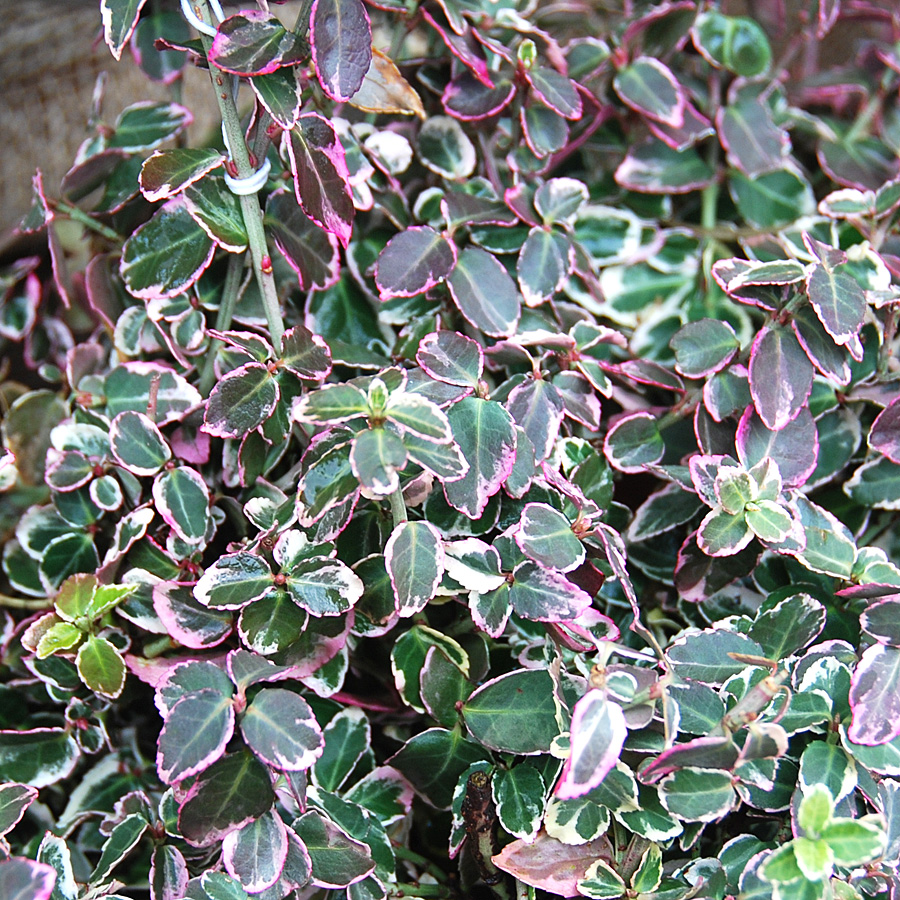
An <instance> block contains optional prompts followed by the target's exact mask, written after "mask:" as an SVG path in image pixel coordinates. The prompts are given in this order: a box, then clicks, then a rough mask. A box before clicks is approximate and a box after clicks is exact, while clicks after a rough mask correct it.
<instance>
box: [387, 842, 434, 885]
mask: <svg viewBox="0 0 900 900" xmlns="http://www.w3.org/2000/svg"><path fill="white" fill-rule="evenodd" d="M392 847H393V850H394V856H396V857H397V859H405V860H406V861H407V862H411V863H412V864H413V865H414V866H418V867H419V868H420V869H422V870H423V871H425V872H427V873H428V874H429V875H430V876H431V877H432V878H434V879H435V880H436V881H446V880H447V873H446V872H444V870H443V869H441V868H440V867H439V866H437V865H435V864H434V863H433V862H432V861H431V860H430V859H426V857H424V856H422V855H421V854H420V853H416V851H415V850H410V849H409V847H407V846H405V845H404V844H395V843H393V842H392Z"/></svg>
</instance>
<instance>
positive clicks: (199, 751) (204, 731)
mask: <svg viewBox="0 0 900 900" xmlns="http://www.w3.org/2000/svg"><path fill="white" fill-rule="evenodd" d="M233 733H234V708H233V707H232V705H231V698H230V697H225V696H223V695H222V694H220V693H218V692H217V691H214V690H209V689H204V690H201V691H196V692H193V693H190V694H187V695H185V696H184V697H182V698H181V699H180V700H179V701H178V702H177V703H176V704H175V705H174V706H173V707H172V708H171V709H170V710H169V714H168V715H167V716H166V724H165V725H164V726H163V730H162V732H161V733H160V736H159V746H158V751H157V757H156V760H157V766H158V768H159V775H160V778H162V779H163V781H164V782H165V783H166V784H172V783H173V782H176V781H180V780H182V779H184V778H187V777H188V776H189V775H196V774H197V773H198V772H202V771H203V770H204V769H208V768H209V767H210V766H211V765H212V764H213V763H214V762H215V761H216V760H217V759H219V758H220V757H221V756H222V754H223V753H224V752H225V745H226V744H227V743H228V741H229V740H230V739H231V736H232V734H233Z"/></svg>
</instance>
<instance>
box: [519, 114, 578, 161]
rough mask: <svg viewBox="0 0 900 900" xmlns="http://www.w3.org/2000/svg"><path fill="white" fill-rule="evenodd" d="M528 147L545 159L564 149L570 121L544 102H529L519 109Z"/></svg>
mask: <svg viewBox="0 0 900 900" xmlns="http://www.w3.org/2000/svg"><path fill="white" fill-rule="evenodd" d="M519 121H520V122H521V123H522V130H523V131H524V133H525V143H526V144H527V145H528V149H529V150H531V152H532V153H533V154H534V155H535V156H536V157H537V158H538V159H544V158H546V157H548V156H550V155H551V154H552V153H556V152H557V151H558V150H562V149H563V147H565V146H566V143H567V142H568V140H569V123H568V122H567V121H566V119H565V117H564V116H561V115H560V114H559V113H558V112H556V111H555V110H552V109H550V108H549V107H546V106H544V104H543V103H529V104H528V105H526V106H523V107H522V108H521V110H520V111H519Z"/></svg>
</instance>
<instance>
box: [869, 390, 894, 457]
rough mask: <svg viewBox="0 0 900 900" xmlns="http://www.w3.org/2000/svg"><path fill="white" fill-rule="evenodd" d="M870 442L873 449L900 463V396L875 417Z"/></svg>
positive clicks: (870, 432)
mask: <svg viewBox="0 0 900 900" xmlns="http://www.w3.org/2000/svg"><path fill="white" fill-rule="evenodd" d="M868 443H869V446H870V447H871V448H872V449H873V450H877V451H878V452H879V453H883V454H884V455H885V456H886V457H887V458H888V459H889V460H890V461H891V462H895V463H897V464H898V465H900V398H898V399H895V400H892V401H891V402H890V404H889V405H888V406H886V407H885V408H884V409H883V410H882V411H881V412H880V413H878V415H877V416H876V417H875V421H874V422H873V423H872V428H871V430H870V431H869V438H868Z"/></svg>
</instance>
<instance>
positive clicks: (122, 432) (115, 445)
mask: <svg viewBox="0 0 900 900" xmlns="http://www.w3.org/2000/svg"><path fill="white" fill-rule="evenodd" d="M109 443H110V449H111V450H112V454H113V456H114V457H115V458H116V461H117V462H118V463H119V464H120V465H122V466H124V467H125V468H126V469H128V471H129V472H133V473H134V474H135V475H155V474H156V473H157V472H158V471H159V470H160V469H161V468H162V466H164V465H165V464H166V463H167V462H168V461H169V460H170V459H171V458H172V451H171V449H170V448H169V445H168V443H167V442H166V440H165V438H164V437H163V436H162V432H161V431H160V430H159V428H158V427H157V426H156V424H155V423H154V422H153V421H151V420H150V419H149V418H148V417H147V416H145V415H143V414H142V413H138V412H130V411H126V412H122V413H119V415H118V416H116V417H115V419H113V421H112V423H111V425H110V429H109Z"/></svg>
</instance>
